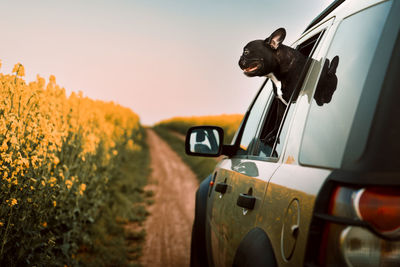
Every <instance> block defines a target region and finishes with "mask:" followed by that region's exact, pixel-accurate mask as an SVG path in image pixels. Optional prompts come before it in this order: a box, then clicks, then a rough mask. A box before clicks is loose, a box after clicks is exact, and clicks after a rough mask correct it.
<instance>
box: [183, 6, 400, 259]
mask: <svg viewBox="0 0 400 267" xmlns="http://www.w3.org/2000/svg"><path fill="white" fill-rule="evenodd" d="M399 15H400V1H397V0H388V1H381V0H368V1H342V0H341V1H335V2H333V3H332V4H331V5H330V6H329V7H328V8H327V9H326V10H325V11H323V12H322V13H321V14H320V15H319V16H318V17H317V18H315V19H314V20H313V21H312V22H311V23H310V25H309V26H308V27H307V28H306V30H305V32H304V33H303V34H302V35H301V36H300V38H299V39H298V40H297V41H296V42H294V44H293V46H292V47H293V48H295V49H297V50H298V51H300V52H301V53H303V54H304V55H305V56H306V57H307V58H308V59H307V60H308V64H306V67H305V68H304V69H303V70H302V73H301V74H302V75H301V79H300V82H299V83H298V86H297V88H295V90H293V94H292V96H291V98H290V101H289V103H288V105H287V107H286V110H285V113H284V115H283V116H282V117H279V116H277V112H275V109H274V108H273V107H274V105H276V103H277V101H279V99H278V98H277V97H276V95H275V93H274V85H273V84H272V82H271V81H270V80H269V79H268V78H266V79H265V81H264V82H263V84H262V86H261V88H260V90H259V91H258V92H257V94H256V96H255V98H254V100H253V102H252V103H251V105H250V107H249V109H248V110H247V112H246V114H245V116H244V119H243V121H242V123H241V125H240V126H239V129H238V130H237V132H236V134H235V137H234V138H233V141H232V143H231V144H223V136H224V131H223V129H221V128H220V127H217V126H195V127H192V128H190V129H189V130H188V132H187V136H186V143H185V149H186V153H187V154H188V155H194V156H206V157H218V156H221V155H223V158H222V159H221V160H220V161H219V163H218V164H217V166H216V167H215V170H214V171H213V172H212V173H211V174H210V175H209V176H208V177H207V178H206V179H204V181H203V182H201V184H200V185H199V188H198V190H197V193H196V206H195V220H194V223H193V230H192V245H191V266H400V118H399V116H400V103H399V102H400V86H399V85H400V72H399V70H400V65H399V64H400V40H399V27H400V19H399ZM335 57H338V59H339V63H338V66H337V69H336V73H335V74H336V77H337V85H336V87H335V88H334V90H332V91H333V92H332V93H331V95H330V97H327V98H326V99H325V101H324V102H323V103H321V102H318V101H317V100H316V94H320V93H321V92H315V91H316V88H318V84H319V83H320V81H321V79H322V76H323V70H324V66H325V65H326V62H328V60H332V59H333V58H335ZM244 92H245V91H244ZM277 120H278V121H277ZM276 123H278V124H276ZM271 125H279V131H277V132H276V135H275V136H274V138H273V139H269V141H266V138H267V136H268V134H269V133H270V132H271V129H272V126H271ZM271 140H273V142H272V143H271Z"/></svg>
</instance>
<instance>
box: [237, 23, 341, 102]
mask: <svg viewBox="0 0 400 267" xmlns="http://www.w3.org/2000/svg"><path fill="white" fill-rule="evenodd" d="M285 36H286V30H285V29H284V28H279V29H277V30H276V31H274V32H273V33H272V34H271V35H270V36H269V37H268V38H267V39H265V40H254V41H251V42H250V43H248V44H247V45H246V46H245V47H244V49H243V54H242V56H241V57H240V60H239V66H240V68H241V69H242V70H243V71H244V74H245V75H247V76H249V77H253V76H266V77H268V78H270V79H271V80H272V82H273V84H274V85H275V87H276V92H275V93H276V95H277V97H278V98H280V96H282V98H283V100H284V102H285V103H286V102H288V101H289V99H290V96H291V95H292V92H293V91H294V90H295V89H296V86H298V82H299V79H300V75H301V73H302V70H303V68H304V66H305V64H306V61H307V57H306V56H304V55H303V54H302V53H301V52H299V51H297V50H295V49H293V48H291V47H289V46H286V45H283V44H282V42H283V40H284V39H285ZM338 64H339V57H338V56H335V57H334V58H333V59H332V62H331V63H329V60H328V59H327V60H326V61H325V65H324V67H323V70H322V73H321V78H320V81H319V83H318V86H317V89H316V92H315V94H314V98H315V100H316V102H317V104H318V105H320V106H321V105H323V104H324V103H329V102H330V100H331V98H332V95H333V92H334V91H335V89H336V85H337V77H336V75H335V74H336V68H337V66H338Z"/></svg>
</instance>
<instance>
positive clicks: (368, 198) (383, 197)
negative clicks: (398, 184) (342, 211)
mask: <svg viewBox="0 0 400 267" xmlns="http://www.w3.org/2000/svg"><path fill="white" fill-rule="evenodd" d="M354 204H355V208H356V209H357V215H358V216H359V218H360V219H362V220H364V221H366V222H368V223H370V224H371V225H372V226H373V227H374V228H375V229H376V230H377V231H379V232H381V233H382V234H385V235H388V236H395V235H399V233H400V192H399V191H397V190H393V189H391V188H390V189H387V188H371V189H362V190H360V191H359V193H358V196H356V199H355V203H354Z"/></svg>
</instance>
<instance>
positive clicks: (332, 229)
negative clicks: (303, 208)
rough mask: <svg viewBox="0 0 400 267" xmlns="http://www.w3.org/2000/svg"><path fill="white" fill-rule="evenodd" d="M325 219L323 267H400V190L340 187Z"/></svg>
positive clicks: (320, 259) (332, 197)
mask: <svg viewBox="0 0 400 267" xmlns="http://www.w3.org/2000/svg"><path fill="white" fill-rule="evenodd" d="M326 218H327V223H326V224H325V227H324V232H323V235H322V240H321V251H320V258H319V263H320V264H321V265H324V266H337V265H340V266H345V265H347V266H354V267H356V266H366V267H368V266H400V189H398V188H383V187H371V188H362V189H359V188H350V187H341V186H338V187H336V189H335V190H334V191H333V193H332V195H331V199H330V203H329V209H328V214H327V217H326Z"/></svg>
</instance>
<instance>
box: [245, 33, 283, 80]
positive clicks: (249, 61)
mask: <svg viewBox="0 0 400 267" xmlns="http://www.w3.org/2000/svg"><path fill="white" fill-rule="evenodd" d="M285 36H286V31H285V29H284V28H279V29H277V30H276V31H274V32H273V33H272V34H271V35H270V36H269V37H268V38H267V39H265V40H255V41H251V42H250V43H248V44H247V45H246V46H245V47H244V49H243V54H242V56H241V57H240V60H239V66H240V68H241V69H242V70H243V72H244V74H245V75H247V76H249V77H253V76H265V75H267V74H269V73H271V72H273V71H274V70H275V69H276V68H277V67H278V59H277V56H276V51H277V50H278V48H279V47H280V45H281V44H282V42H283V40H284V39H285Z"/></svg>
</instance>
